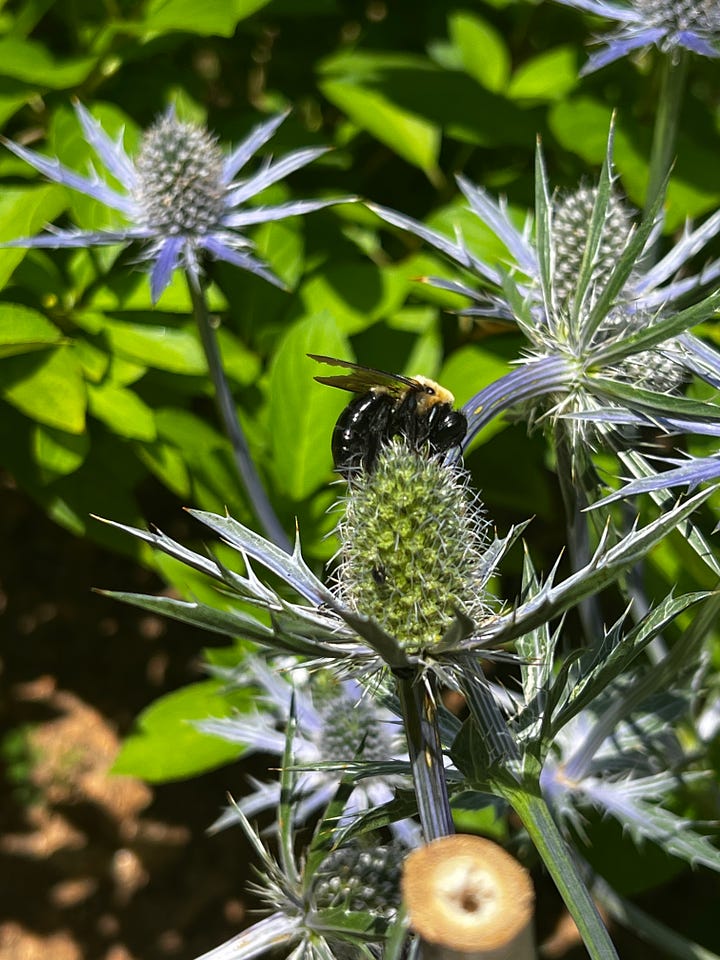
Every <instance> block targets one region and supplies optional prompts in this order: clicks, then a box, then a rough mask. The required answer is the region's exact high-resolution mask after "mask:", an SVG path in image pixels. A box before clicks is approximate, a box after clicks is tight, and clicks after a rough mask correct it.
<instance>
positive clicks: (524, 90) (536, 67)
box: [508, 47, 607, 126]
mask: <svg viewBox="0 0 720 960" xmlns="http://www.w3.org/2000/svg"><path fill="white" fill-rule="evenodd" d="M577 82H578V50H577V48H576V47H555V49H554V50H548V51H546V52H545V53H541V54H540V55H539V56H537V57H533V59H532V60H526V61H525V63H523V64H522V66H521V67H518V69H517V70H516V71H515V73H514V74H513V76H512V80H511V81H510V86H509V89H508V96H509V97H511V98H512V99H513V100H538V101H554V100H562V99H563V98H564V97H565V95H566V94H567V93H569V91H570V90H572V89H573V88H574V87H575V86H577ZM606 126H607V122H606Z"/></svg>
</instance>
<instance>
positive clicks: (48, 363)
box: [0, 347, 86, 433]
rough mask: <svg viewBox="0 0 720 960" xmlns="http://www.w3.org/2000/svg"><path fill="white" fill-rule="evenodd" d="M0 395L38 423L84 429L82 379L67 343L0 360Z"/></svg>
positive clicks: (68, 429) (61, 428) (78, 366)
mask: <svg viewBox="0 0 720 960" xmlns="http://www.w3.org/2000/svg"><path fill="white" fill-rule="evenodd" d="M2 374H3V380H2V383H1V384H0V395H2V396H3V397H4V398H5V399H6V400H7V401H8V403H11V404H12V405H13V406H14V407H16V408H17V409H18V410H20V411H21V413H24V414H25V415H26V416H28V417H30V418H31V419H33V420H37V421H38V423H44V424H45V425H47V426H49V427H58V428H59V429H60V430H66V431H67V432H68V433H82V432H83V430H84V429H85V406H86V397H85V382H84V380H83V377H82V372H81V370H80V364H79V363H78V360H77V357H76V356H75V354H74V352H73V350H72V348H71V347H56V348H53V349H51V350H43V351H42V352H41V353H33V354H25V355H23V356H19V357H8V358H6V359H5V360H3V361H2Z"/></svg>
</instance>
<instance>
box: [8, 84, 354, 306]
mask: <svg viewBox="0 0 720 960" xmlns="http://www.w3.org/2000/svg"><path fill="white" fill-rule="evenodd" d="M75 112H76V114H77V117H78V120H79V122H80V125H81V127H82V130H83V134H84V136H85V140H86V141H87V142H88V143H89V144H90V146H91V147H92V148H93V149H94V150H95V152H96V153H97V155H98V157H99V159H100V160H101V162H102V163H103V165H104V166H105V168H106V169H107V171H108V172H109V173H110V174H111V175H112V177H113V178H114V179H115V180H116V181H118V183H119V184H120V186H121V188H122V189H121V190H118V189H116V188H115V187H114V186H112V185H111V184H110V183H109V182H107V181H106V180H104V179H101V178H100V177H99V176H98V175H97V174H93V175H92V176H83V175H82V174H79V173H76V172H75V171H74V170H70V169H68V168H67V167H65V166H63V164H61V163H60V161H59V160H57V159H54V158H50V157H46V156H44V155H42V154H40V153H36V152H35V151H34V150H29V149H27V148H26V147H23V146H20V145H19V144H17V143H13V142H12V141H10V140H7V139H5V138H1V139H0V142H2V143H3V144H4V145H5V146H6V147H7V148H8V150H10V151H12V153H14V154H15V155H16V156H18V157H20V158H21V159H23V160H25V161H26V162H27V163H29V164H30V165H31V166H32V167H34V168H35V169H36V170H38V171H39V172H40V173H42V174H43V175H44V176H45V177H47V178H48V179H49V180H52V181H53V182H54V183H59V184H62V185H64V186H66V187H70V188H71V189H72V190H77V191H78V192H79V193H83V194H85V195H86V196H88V197H92V198H93V199H95V200H98V201H100V202H101V203H104V204H105V205H106V206H108V207H110V208H111V209H112V210H114V211H116V212H117V213H119V214H120V215H121V216H122V217H124V218H125V219H126V221H127V222H128V225H127V226H126V227H120V228H118V229H115V230H98V231H88V230H78V229H72V228H71V229H58V228H55V227H48V229H47V230H46V231H45V232H44V233H41V234H39V235H38V236H35V237H22V238H20V239H17V240H12V241H9V242H8V243H6V244H5V246H13V247H47V248H52V249H57V248H61V247H91V246H99V245H111V244H116V243H130V242H132V241H136V240H137V241H141V242H143V243H144V244H145V250H144V257H145V258H146V259H148V260H151V261H152V267H151V271H150V288H151V292H152V298H153V302H155V301H157V300H158V298H159V297H160V295H161V294H162V292H163V291H164V290H165V288H166V287H167V286H168V284H169V283H170V280H171V278H172V274H173V272H174V271H175V269H176V268H178V267H181V268H183V269H185V270H186V271H187V272H188V274H189V275H190V276H191V277H192V278H194V280H195V281H196V282H197V280H198V278H199V276H200V274H201V273H202V262H203V259H204V258H205V257H210V258H212V259H216V260H225V261H227V262H228V263H232V264H234V265H235V266H237V267H240V268H241V269H243V270H248V271H249V272H250V273H254V274H257V275H258V276H260V277H263V278H264V279H265V280H268V281H269V282H270V283H273V284H275V285H277V286H282V285H283V284H282V282H281V281H280V280H279V279H278V278H277V277H276V276H275V275H274V274H273V273H272V272H271V271H270V270H269V269H268V267H267V266H266V265H265V264H264V263H263V262H262V261H260V260H258V259H257V258H256V257H255V256H254V255H253V253H252V252H251V251H252V250H253V242H252V241H251V240H250V239H249V238H248V237H246V236H245V235H244V234H243V233H242V232H241V231H242V230H243V229H244V228H245V227H249V226H251V225H254V224H259V223H266V222H268V221H272V220H280V219H284V218H285V217H292V216H297V215H298V214H304V213H309V212H311V211H313V210H319V209H321V208H322V207H325V206H328V205H329V204H332V203H336V202H337V200H291V201H289V202H287V203H282V204H278V205H275V206H256V207H252V206H248V201H250V200H252V198H253V197H256V196H257V195H258V194H259V193H261V192H262V191H263V190H265V189H266V188H267V187H269V186H271V185H272V184H274V183H277V182H278V181H279V180H282V179H283V178H284V177H286V176H288V175H289V174H290V173H293V172H294V171H295V170H299V169H300V168H301V167H304V166H306V165H307V164H308V163H310V162H311V161H313V160H315V159H316V158H317V157H319V156H321V155H322V154H323V153H325V152H326V151H327V150H328V149H329V148H327V147H306V148H303V149H300V150H295V151H293V152H292V153H289V154H287V155H286V156H284V157H282V158H281V159H280V160H277V161H270V162H268V163H265V164H264V165H263V166H262V167H261V168H260V169H259V170H258V171H257V172H256V173H254V174H251V175H249V176H246V177H244V178H241V179H239V178H238V174H240V172H241V171H242V170H243V169H244V168H245V166H246V165H247V163H248V162H249V161H250V159H251V158H252V157H253V156H254V155H255V154H256V153H257V151H258V150H259V149H260V148H261V147H262V146H264V144H266V143H267V142H268V141H269V140H270V139H271V137H272V136H273V134H274V133H275V131H276V130H277V128H278V127H279V126H280V124H281V123H282V122H283V121H284V120H285V118H286V116H287V113H281V114H278V115H277V116H274V117H271V118H270V119H269V120H266V121H264V122H263V123H261V124H259V125H258V126H257V127H255V129H254V130H252V131H251V133H250V134H249V135H248V136H247V137H246V138H245V139H244V140H243V141H242V142H241V143H240V144H238V145H237V146H236V147H234V148H233V149H232V150H231V151H230V152H229V153H225V152H224V151H223V150H222V148H221V147H220V145H219V143H218V141H217V139H216V138H215V137H214V136H213V135H212V134H211V133H210V132H209V131H208V130H207V129H206V128H205V127H203V126H200V125H199V124H196V123H189V122H186V121H182V120H179V119H178V118H177V117H176V116H175V111H174V109H173V108H172V107H170V108H169V109H168V110H167V111H166V113H164V114H163V115H162V116H161V117H160V118H159V119H158V120H157V121H156V122H155V123H154V124H153V126H151V127H150V128H149V129H148V130H147V131H146V132H145V133H144V135H143V137H142V140H141V142H140V147H139V150H138V152H137V154H136V156H135V157H134V158H131V157H130V156H128V154H127V152H126V151H125V148H124V146H123V144H122V142H121V139H118V140H113V139H111V138H110V137H109V136H108V134H107V133H106V132H105V131H104V130H103V128H102V126H101V125H100V124H99V123H98V122H97V121H96V120H95V119H94V117H93V116H92V115H91V114H90V113H89V112H88V110H86V109H85V107H83V106H82V105H81V104H80V103H76V104H75Z"/></svg>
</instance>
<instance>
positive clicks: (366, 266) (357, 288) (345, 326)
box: [300, 261, 411, 353]
mask: <svg viewBox="0 0 720 960" xmlns="http://www.w3.org/2000/svg"><path fill="white" fill-rule="evenodd" d="M410 286H411V282H410V277H409V276H408V274H407V270H406V268H405V267H404V266H402V265H401V266H400V267H395V268H385V269H384V270H383V269H380V268H379V267H377V266H375V264H373V263H370V262H369V261H353V262H352V263H337V262H336V263H329V264H328V265H327V266H326V267H325V268H324V269H323V270H322V271H318V272H317V273H314V274H313V275H312V276H311V277H309V278H308V279H307V280H306V281H305V283H304V284H303V286H302V288H301V290H300V299H301V301H302V303H303V304H304V306H305V313H306V314H316V313H320V312H321V311H326V312H327V313H328V314H330V315H331V316H332V317H333V319H334V320H335V322H336V323H337V325H338V327H339V328H340V329H341V330H342V332H343V333H345V334H348V335H350V334H353V333H359V332H360V331H361V330H366V329H367V328H368V327H370V326H372V324H373V323H375V322H376V321H377V320H380V319H381V318H383V317H387V316H391V315H392V314H394V313H395V312H396V311H397V310H398V309H399V308H400V306H401V305H402V303H403V302H404V300H405V297H406V296H407V292H408V289H409V288H410ZM313 352H314V353H317V352H318V351H317V350H315V351H313Z"/></svg>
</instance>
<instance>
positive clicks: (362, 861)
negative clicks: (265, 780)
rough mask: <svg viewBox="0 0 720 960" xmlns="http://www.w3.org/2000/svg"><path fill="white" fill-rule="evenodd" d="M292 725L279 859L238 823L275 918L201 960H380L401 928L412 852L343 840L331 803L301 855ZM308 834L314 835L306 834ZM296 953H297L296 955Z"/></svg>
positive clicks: (256, 888) (258, 890)
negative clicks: (363, 959) (268, 958)
mask: <svg viewBox="0 0 720 960" xmlns="http://www.w3.org/2000/svg"><path fill="white" fill-rule="evenodd" d="M292 738H293V731H292V724H291V725H290V726H289V728H288V738H287V743H286V749H285V751H284V756H283V766H282V771H281V789H280V791H279V796H280V800H279V802H278V807H277V822H278V825H279V828H280V829H279V835H278V852H277V857H275V856H273V855H271V853H270V852H269V851H268V850H267V849H266V847H265V846H264V844H263V843H262V840H261V838H260V836H259V835H258V833H257V831H256V830H255V829H253V827H252V826H251V824H250V822H249V821H248V819H247V817H246V816H245V815H244V814H243V813H242V811H241V810H238V811H237V819H238V821H239V823H240V825H241V827H242V829H243V831H244V833H245V835H246V837H247V839H248V842H249V844H250V847H251V849H252V850H253V852H254V853H255V857H256V860H257V866H256V868H255V872H256V874H257V880H256V881H255V882H253V883H250V884H248V889H249V890H251V891H253V892H254V893H255V895H256V896H257V897H258V898H259V899H260V900H261V901H262V902H263V903H264V904H265V906H266V909H267V910H268V913H269V915H268V916H266V917H264V918H263V919H261V920H258V921H257V923H254V924H253V925H252V926H251V927H249V928H248V929H247V930H244V931H243V932H242V933H239V934H237V935H236V936H234V937H232V938H231V939H230V940H227V941H226V942H225V943H223V944H221V945H220V946H218V947H215V948H213V949H212V950H210V951H208V952H207V953H204V954H203V955H202V956H201V957H198V958H197V960H252V958H254V957H260V956H264V955H266V954H271V955H275V954H276V953H277V950H278V948H284V950H285V953H286V955H287V956H288V957H291V958H297V960H299V958H307V960H329V958H332V957H354V956H367V957H372V956H376V955H379V954H378V950H379V946H380V944H381V943H382V942H383V941H384V939H385V937H386V935H387V933H388V929H389V928H390V927H391V926H392V925H393V924H395V923H396V922H398V914H399V907H400V873H401V868H402V863H403V860H404V855H405V853H406V850H405V849H404V848H403V847H402V845H400V844H398V843H397V842H395V841H393V842H391V843H382V842H378V841H379V838H378V837H377V836H374V835H370V834H368V835H366V836H364V837H362V838H358V839H352V840H349V841H345V842H343V841H342V840H340V838H339V837H338V831H337V825H336V815H337V806H338V802H339V801H338V799H337V798H336V797H333V798H331V800H330V802H329V804H328V805H327V807H326V809H325V810H324V811H323V816H322V818H321V819H320V821H319V822H318V824H317V826H316V828H315V830H314V832H313V835H312V837H311V839H310V842H309V843H307V844H306V845H304V846H303V849H302V850H301V851H300V850H299V841H298V837H297V836H296V834H295V822H294V819H293V816H292V805H293V798H294V797H295V793H296V782H295V770H294V769H293V768H292V767H291V766H290V765H289V764H290V757H291V754H292ZM305 832H306V833H307V831H305ZM288 951H289V952H288Z"/></svg>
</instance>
